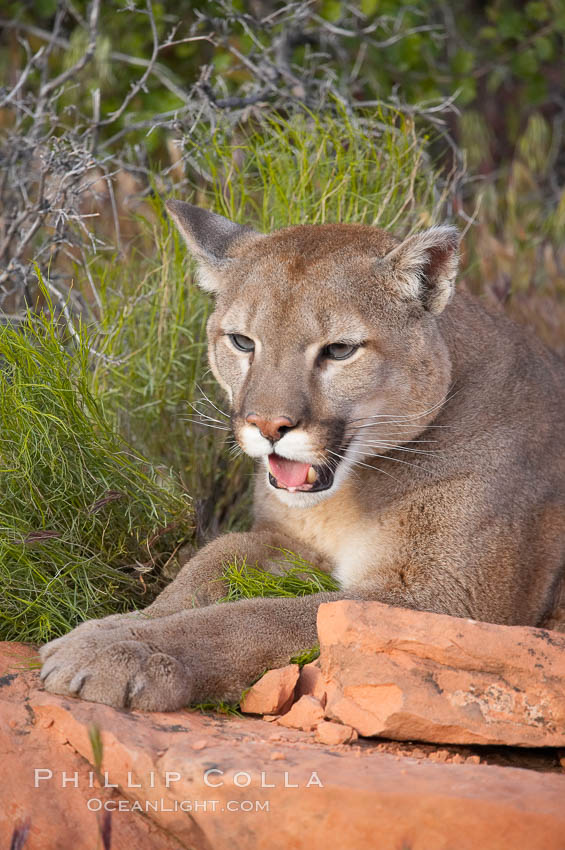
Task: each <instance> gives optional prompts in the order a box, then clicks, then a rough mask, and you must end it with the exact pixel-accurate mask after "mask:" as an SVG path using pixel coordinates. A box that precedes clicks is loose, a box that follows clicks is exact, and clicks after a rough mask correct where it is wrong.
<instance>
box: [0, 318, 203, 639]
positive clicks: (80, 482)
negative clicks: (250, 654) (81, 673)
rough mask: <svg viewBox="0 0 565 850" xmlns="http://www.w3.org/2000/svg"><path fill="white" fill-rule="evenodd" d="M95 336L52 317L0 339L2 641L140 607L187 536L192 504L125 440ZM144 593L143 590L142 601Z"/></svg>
mask: <svg viewBox="0 0 565 850" xmlns="http://www.w3.org/2000/svg"><path fill="white" fill-rule="evenodd" d="M90 361H91V355H90V350H89V337H88V334H87V333H86V331H85V330H84V329H83V328H79V331H78V339H77V340H74V341H73V343H72V344H70V343H69V344H67V345H65V344H64V343H63V342H62V341H61V338H60V332H59V328H58V327H57V326H56V324H55V323H54V321H53V320H52V319H50V318H48V317H47V315H46V314H41V315H40V316H32V315H31V314H30V315H28V318H27V321H26V323H25V324H24V325H23V326H21V327H19V328H17V329H15V328H12V327H10V326H4V327H2V328H0V486H1V488H2V510H1V518H0V600H1V603H0V634H1V636H2V638H4V639H18V640H29V641H41V640H45V639H47V638H50V637H54V636H56V635H58V634H63V633H64V632H65V631H67V630H68V628H69V627H70V626H72V625H75V624H77V623H78V622H80V621H82V620H84V619H87V618H91V617H100V616H104V615H105V614H107V613H112V612H114V611H116V610H123V609H125V608H126V607H127V606H128V605H131V602H132V600H133V601H136V602H137V603H138V604H143V599H144V595H145V596H150V595H151V590H152V585H153V584H154V583H155V581H156V580H157V578H158V575H159V570H158V568H159V567H160V566H162V565H163V564H164V563H165V562H166V561H167V560H169V559H170V557H171V556H172V554H173V552H174V549H175V546H176V542H177V541H178V540H182V539H183V537H185V536H187V535H190V532H191V525H192V522H191V510H190V502H189V499H188V498H187V495H186V494H185V493H184V492H183V490H182V488H181V486H180V483H179V482H178V481H177V480H175V479H174V477H173V476H172V475H169V476H168V477H165V476H164V474H163V473H162V472H161V473H160V474H159V475H158V474H157V471H156V470H155V468H154V467H153V466H152V465H151V464H150V463H149V462H148V461H147V460H146V459H145V458H144V457H143V456H141V455H139V454H138V453H136V452H135V451H134V450H133V449H132V447H131V446H130V445H129V444H128V443H127V442H126V441H125V440H124V439H123V437H122V436H121V435H120V434H119V433H117V431H116V430H115V429H114V428H113V427H112V424H111V422H110V420H109V418H108V416H107V415H106V413H105V410H104V407H103V405H102V403H101V401H100V399H97V398H96V397H95V396H94V395H93V393H92V391H91V388H90V383H91V374H90ZM146 589H147V591H146Z"/></svg>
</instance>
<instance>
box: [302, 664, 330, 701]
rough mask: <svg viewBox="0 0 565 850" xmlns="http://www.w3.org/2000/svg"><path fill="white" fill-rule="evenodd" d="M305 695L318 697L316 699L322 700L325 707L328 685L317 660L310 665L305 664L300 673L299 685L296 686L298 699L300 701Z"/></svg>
mask: <svg viewBox="0 0 565 850" xmlns="http://www.w3.org/2000/svg"><path fill="white" fill-rule="evenodd" d="M305 694H307V695H308V696H311V697H316V699H318V700H320V702H321V704H322V705H323V706H325V704H326V683H325V681H324V677H323V676H322V671H321V670H320V663H319V661H318V660H317V659H316V661H312V662H311V663H310V664H305V665H304V667H303V668H302V670H301V671H300V676H299V679H298V684H297V686H296V698H297V699H300V697H302V696H304V695H305Z"/></svg>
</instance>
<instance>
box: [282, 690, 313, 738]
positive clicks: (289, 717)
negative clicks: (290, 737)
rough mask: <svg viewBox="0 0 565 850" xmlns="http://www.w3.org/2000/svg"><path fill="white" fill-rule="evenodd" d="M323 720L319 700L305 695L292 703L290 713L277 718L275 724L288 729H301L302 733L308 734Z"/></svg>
mask: <svg viewBox="0 0 565 850" xmlns="http://www.w3.org/2000/svg"><path fill="white" fill-rule="evenodd" d="M323 719H324V709H323V708H322V705H321V703H320V700H318V699H316V697H311V696H308V695H307V694H305V695H304V696H303V697H300V699H299V700H298V701H297V702H295V703H294V705H293V706H292V708H291V709H290V711H288V712H287V713H286V714H283V716H282V717H279V719H278V720H277V721H276V723H278V724H279V726H287V727H288V728H289V729H302V730H304V732H310V731H311V730H312V729H315V728H316V726H317V725H318V723H320V722H321V721H322V720H323Z"/></svg>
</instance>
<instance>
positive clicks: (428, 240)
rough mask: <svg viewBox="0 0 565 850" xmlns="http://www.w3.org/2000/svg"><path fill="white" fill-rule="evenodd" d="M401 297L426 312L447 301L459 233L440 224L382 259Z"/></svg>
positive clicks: (439, 307) (450, 292) (455, 271)
mask: <svg viewBox="0 0 565 850" xmlns="http://www.w3.org/2000/svg"><path fill="white" fill-rule="evenodd" d="M381 262H382V263H385V264H386V265H388V267H389V269H390V270H391V272H392V274H393V276H394V282H395V284H396V285H397V286H398V287H399V288H400V290H401V292H402V295H403V296H404V297H408V298H417V299H418V300H419V301H420V302H421V303H422V304H423V305H424V307H425V309H426V310H429V311H430V313H435V314H436V315H437V314H439V313H441V312H442V310H443V309H444V307H446V305H447V303H448V302H449V300H450V298H451V296H452V294H453V290H454V286H455V276H456V274H457V266H458V264H459V233H458V231H457V230H456V228H455V227H450V226H448V225H443V226H441V227H431V228H430V229H429V230H423V231H422V232H421V233H416V234H414V236H409V237H408V238H407V239H405V240H404V242H402V243H401V244H400V245H398V246H397V247H396V248H393V250H392V251H390V252H389V253H388V254H387V255H386V256H385V257H383V259H382V260H381Z"/></svg>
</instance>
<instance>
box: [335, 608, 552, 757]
mask: <svg viewBox="0 0 565 850" xmlns="http://www.w3.org/2000/svg"><path fill="white" fill-rule="evenodd" d="M318 635H319V638H320V659H319V663H320V668H321V672H322V676H323V678H324V680H325V683H326V689H327V704H326V716H327V717H328V718H330V719H333V720H339V721H340V722H342V723H345V724H347V725H349V726H352V727H353V728H354V729H356V730H357V731H358V732H359V734H360V735H380V736H384V737H386V738H392V739H395V740H412V741H414V740H416V741H430V742H435V743H444V744H445V743H449V744H504V745H511V746H519V747H563V746H565V634H560V633H558V632H552V631H546V630H544V629H534V628H526V627H518V626H499V625H492V624H490V623H480V622H476V621H475V620H464V619H460V618H458V617H448V616H443V615H440V614H429V613H425V612H421V611H410V610H407V609H405V608H393V607H391V606H389V605H381V604H380V603H378V602H352V601H342V602H333V603H331V604H325V605H321V606H320V610H319V612H318Z"/></svg>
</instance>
